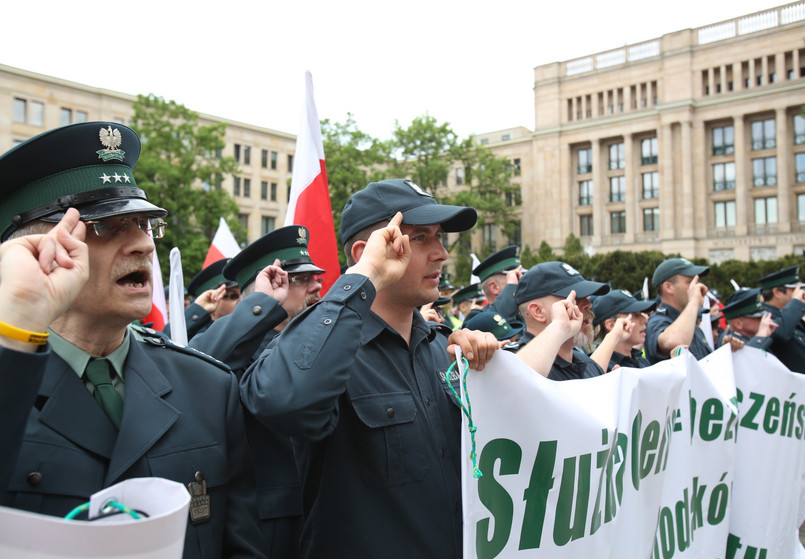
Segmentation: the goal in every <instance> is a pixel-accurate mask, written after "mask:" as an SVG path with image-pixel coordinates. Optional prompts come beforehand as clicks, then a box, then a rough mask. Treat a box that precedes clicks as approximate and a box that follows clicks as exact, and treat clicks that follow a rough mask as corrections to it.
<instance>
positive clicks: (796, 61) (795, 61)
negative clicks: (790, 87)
mask: <svg viewBox="0 0 805 559" xmlns="http://www.w3.org/2000/svg"><path fill="white" fill-rule="evenodd" d="M791 69H792V70H793V71H794V77H793V79H795V80H798V79H799V49H794V51H793V56H792V57H791Z"/></svg>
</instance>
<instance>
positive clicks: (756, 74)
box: [476, 3, 805, 262]
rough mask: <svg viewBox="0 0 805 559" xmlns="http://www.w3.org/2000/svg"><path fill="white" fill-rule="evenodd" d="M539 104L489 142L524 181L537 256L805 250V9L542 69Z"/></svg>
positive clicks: (527, 226)
mask: <svg viewBox="0 0 805 559" xmlns="http://www.w3.org/2000/svg"><path fill="white" fill-rule="evenodd" d="M534 102H535V117H536V118H535V128H534V131H533V132H530V133H528V132H523V131H522V130H520V129H514V130H503V131H499V132H494V133H489V134H481V135H478V136H477V137H476V138H477V140H478V141H480V142H481V143H483V144H486V145H488V146H489V147H490V148H491V149H492V150H493V151H494V152H495V153H496V154H497V155H499V156H501V157H506V158H508V159H510V160H511V161H512V163H513V165H515V167H516V168H517V169H518V170H519V177H515V180H517V181H519V182H520V184H521V185H522V202H523V208H522V216H523V217H522V220H523V221H522V243H523V244H524V245H529V246H531V247H532V248H536V247H537V246H539V244H540V242H541V241H543V240H545V241H547V242H548V244H550V245H551V247H552V248H554V249H560V248H561V247H562V246H563V244H564V241H565V239H566V238H567V236H568V235H569V234H570V233H573V234H575V235H576V236H578V237H579V238H580V239H581V241H582V244H583V245H584V246H585V248H586V249H587V251H588V252H589V253H594V252H609V251H612V250H616V249H622V250H659V251H662V252H664V253H676V252H678V253H681V254H682V255H684V256H687V257H704V258H707V259H709V260H710V261H711V262H720V261H723V260H726V259H731V258H735V259H740V260H748V259H756V260H760V259H773V258H778V257H780V256H783V255H785V254H790V253H792V252H795V253H798V254H801V253H803V251H805V109H804V108H803V107H804V106H805V3H794V4H787V5H784V6H781V7H778V8H775V9H771V10H767V11H763V12H758V13H754V14H749V15H746V16H744V17H740V18H736V19H732V20H728V21H723V22H719V23H716V24H713V25H709V26H706V27H702V28H697V29H686V30H682V31H677V32H674V33H669V34H666V35H663V36H662V37H660V38H658V39H653V40H650V41H646V42H643V43H640V44H636V45H630V46H626V47H624V48H620V49H616V50H612V51H606V52H601V53H597V54H592V55H590V56H586V57H583V58H580V59H575V60H569V61H565V62H557V63H553V64H547V65H544V66H539V67H536V68H535V69H534Z"/></svg>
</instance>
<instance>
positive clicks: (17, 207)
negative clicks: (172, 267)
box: [0, 122, 168, 240]
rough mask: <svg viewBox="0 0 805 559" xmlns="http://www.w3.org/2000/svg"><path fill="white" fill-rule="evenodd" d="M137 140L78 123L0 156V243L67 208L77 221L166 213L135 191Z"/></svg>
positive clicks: (117, 130)
mask: <svg viewBox="0 0 805 559" xmlns="http://www.w3.org/2000/svg"><path fill="white" fill-rule="evenodd" d="M139 156H140V139H139V138H138V137H137V134H136V133H135V132H134V130H132V129H131V128H129V127H127V126H123V125H122V124H117V123H115V122H82V123H79V124H70V125H68V126H62V127H60V128H55V129H53V130H48V131H47V132H43V133H41V134H39V135H38V136H34V137H33V138H30V139H29V140H26V141H25V142H22V143H21V144H19V145H17V146H16V147H14V148H12V149H10V150H9V151H7V152H6V153H4V154H3V155H2V156H0V233H1V235H0V240H6V239H7V238H8V236H9V235H11V233H13V232H14V231H15V230H17V229H19V228H20V227H22V226H23V225H25V224H26V223H29V222H32V221H46V222H50V223H57V222H58V221H59V220H61V218H62V217H63V216H64V213H65V211H67V208H76V209H78V211H79V213H80V214H81V219H82V220H83V221H91V220H96V219H105V218H109V217H114V216H119V215H127V214H144V215H146V216H151V217H164V216H166V215H167V214H168V212H167V211H166V210H164V209H162V208H160V207H158V206H155V205H154V204H152V203H151V202H149V201H148V197H147V196H146V194H145V192H144V191H142V190H141V189H139V188H137V183H136V182H135V180H134V174H133V172H132V169H133V168H134V165H135V164H136V163H137V159H138V158H139Z"/></svg>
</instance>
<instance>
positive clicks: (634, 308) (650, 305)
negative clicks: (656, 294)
mask: <svg viewBox="0 0 805 559" xmlns="http://www.w3.org/2000/svg"><path fill="white" fill-rule="evenodd" d="M656 307H657V302H656V301H635V302H634V303H632V304H631V305H629V306H628V307H626V308H625V309H623V310H622V311H620V312H624V313H626V312H649V311H653V310H654V309H655V308H656Z"/></svg>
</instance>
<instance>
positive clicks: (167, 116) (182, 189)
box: [133, 95, 246, 282]
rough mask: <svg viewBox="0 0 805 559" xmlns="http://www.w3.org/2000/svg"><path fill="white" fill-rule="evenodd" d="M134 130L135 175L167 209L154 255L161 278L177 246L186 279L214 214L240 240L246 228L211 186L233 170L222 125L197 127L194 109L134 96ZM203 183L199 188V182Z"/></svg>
mask: <svg viewBox="0 0 805 559" xmlns="http://www.w3.org/2000/svg"><path fill="white" fill-rule="evenodd" d="M133 128H134V130H136V131H137V133H138V134H139V135H140V139H141V140H142V152H141V154H140V159H139V161H138V162H137V166H136V167H135V168H134V176H135V180H136V181H137V185H138V186H139V187H140V188H142V189H143V190H145V191H146V193H147V194H148V198H149V199H150V200H151V201H152V202H153V203H154V204H156V205H158V206H160V207H162V208H165V209H166V210H168V217H167V218H166V220H167V222H168V227H167V229H166V231H165V237H163V239H162V240H160V241H158V244H157V254H158V256H159V263H160V267H161V268H162V270H163V276H164V277H167V273H168V270H169V269H170V264H169V255H170V249H171V248H172V247H174V246H176V247H179V250H180V251H181V253H182V269H183V271H184V275H185V281H186V282H187V281H188V280H189V279H190V278H192V277H193V276H194V275H195V274H196V273H197V272H198V271H199V270H200V269H201V265H202V263H203V262H204V257H205V256H206V255H207V250H208V249H209V246H210V242H211V240H212V237H213V235H214V234H215V231H216V229H217V228H218V221H219V218H221V217H223V218H224V219H225V220H226V221H227V224H228V225H229V228H230V229H231V230H232V233H233V235H235V237H236V238H237V239H239V240H241V241H244V240H245V238H246V231H245V229H244V228H243V225H242V224H241V223H240V221H239V220H238V219H237V214H238V205H237V203H236V202H235V200H234V199H232V197H231V196H230V195H229V193H228V192H226V191H225V190H221V189H220V188H215V187H214V186H212V187H211V186H210V185H216V184H220V180H221V177H223V176H224V175H227V174H231V173H234V172H237V163H236V161H235V160H234V159H233V158H232V157H220V156H217V155H216V154H219V153H220V151H221V150H222V149H223V148H224V146H225V143H224V134H225V133H226V124H223V123H219V124H212V125H200V124H199V122H198V113H196V112H193V111H191V110H189V109H187V108H185V107H184V106H183V105H181V104H179V103H176V102H175V101H166V100H165V99H163V98H161V97H157V96H155V95H138V96H137V101H135V103H134V117H133ZM200 184H203V185H204V186H203V187H202V188H199V185H200Z"/></svg>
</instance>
